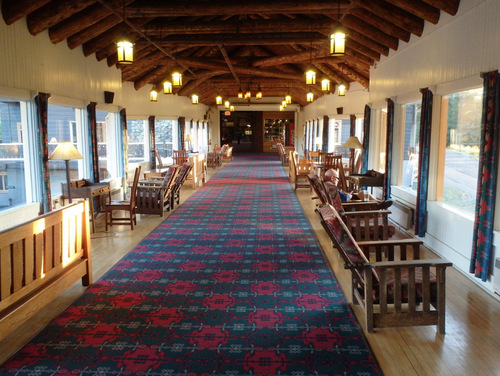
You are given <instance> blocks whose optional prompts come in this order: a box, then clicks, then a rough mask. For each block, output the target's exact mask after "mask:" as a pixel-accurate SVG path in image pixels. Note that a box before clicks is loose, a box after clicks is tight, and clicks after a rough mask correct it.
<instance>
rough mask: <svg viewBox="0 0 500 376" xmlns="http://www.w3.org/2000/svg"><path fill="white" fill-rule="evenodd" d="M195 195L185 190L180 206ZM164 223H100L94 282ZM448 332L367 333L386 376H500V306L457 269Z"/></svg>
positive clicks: (12, 342) (9, 346)
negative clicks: (108, 225) (106, 228)
mask: <svg viewBox="0 0 500 376" xmlns="http://www.w3.org/2000/svg"><path fill="white" fill-rule="evenodd" d="M211 172H212V170H211V169H210V170H209V173H211ZM193 192H194V190H192V189H189V188H187V187H184V188H183V189H182V191H181V202H184V201H185V200H186V199H187V198H188V197H189V196H190V195H191V194H192V193H193ZM297 196H298V197H299V200H300V202H301V204H302V206H303V208H304V213H305V214H306V216H307V217H308V218H309V221H310V222H311V226H312V227H313V229H314V231H315V233H316V236H317V238H318V240H319V242H320V244H321V245H322V247H323V250H324V251H325V254H326V256H327V258H328V260H329V261H330V264H331V265H332V268H333V271H334V273H335V275H336V276H337V279H338V281H339V283H340V284H341V285H342V287H343V289H344V291H345V293H346V296H347V297H348V298H349V297H350V291H349V289H350V280H349V278H350V272H348V271H346V270H344V269H343V268H342V263H341V262H340V259H339V258H338V256H337V254H336V251H335V250H334V249H332V247H331V246H330V241H329V239H328V236H327V235H326V233H325V232H324V230H323V228H322V227H321V225H320V223H319V220H318V218H317V217H316V214H315V213H314V207H315V205H314V201H312V200H311V193H310V191H309V189H304V188H302V189H298V190H297ZM163 219H165V217H164V218H163ZM163 219H162V218H160V217H159V216H153V215H141V216H140V218H139V220H138V226H137V227H135V228H134V230H133V231H131V230H130V229H129V228H127V227H126V226H113V228H112V230H110V231H108V232H105V231H104V224H103V223H102V222H101V221H99V220H98V221H97V230H96V233H95V234H92V237H91V238H92V250H93V270H94V280H97V279H98V278H100V277H101V276H102V275H103V274H104V273H105V272H106V271H107V270H109V269H110V268H111V267H112V266H113V265H114V264H115V263H116V262H117V261H118V260H120V259H121V258H122V257H123V256H124V255H125V254H126V253H127V252H129V251H130V250H131V249H133V248H134V247H135V246H136V245H137V244H138V243H139V242H140V241H141V240H142V239H143V238H144V237H145V236H146V235H147V234H149V233H150V232H151V231H152V230H153V229H154V228H155V227H156V226H158V225H159V224H160V222H161V221H162V220H163ZM83 291H84V289H83V288H82V287H81V286H80V285H78V284H76V285H75V286H73V287H72V288H71V289H69V290H68V291H66V292H65V293H64V294H62V295H61V296H60V297H59V298H58V299H56V300H55V301H54V302H52V303H50V304H49V305H48V306H47V307H46V308H44V309H43V310H42V311H40V312H39V313H37V314H36V315H35V317H34V318H33V319H31V320H28V321H27V322H26V323H25V324H23V325H22V326H21V327H20V328H18V329H17V330H16V331H14V332H13V333H12V334H11V335H9V336H8V337H7V338H6V339H4V340H3V341H1V342H0V364H1V363H3V362H5V361H6V360H7V359H8V358H9V357H10V356H11V355H13V354H14V353H15V352H16V351H17V350H18V349H19V348H20V347H21V346H22V345H23V344H25V343H26V342H27V341H28V340H29V339H30V338H32V337H33V336H34V335H35V334H36V333H37V332H38V331H40V330H41V329H42V328H43V327H44V326H45V325H46V324H47V323H49V322H50V321H51V320H52V319H53V318H54V317H56V316H57V315H58V314H59V313H60V312H61V311H62V310H63V309H64V308H65V307H66V306H67V305H69V304H70V303H71V302H72V301H73V300H74V299H76V298H77V297H78V296H79V295H80V294H81V293H82V292H83ZM354 311H355V313H356V315H357V316H358V319H359V321H360V322H361V324H362V326H364V324H363V316H362V314H361V313H360V311H359V309H358V308H356V307H355V308H354ZM446 332H447V334H446V335H439V334H436V328H435V327H434V326H427V327H410V328H389V329H378V330H376V332H375V333H373V334H368V333H367V334H366V338H367V340H368V341H369V343H370V345H371V347H372V350H373V352H374V354H375V356H376V358H377V360H378V362H379V364H380V366H381V367H382V370H383V371H384V374H385V375H387V376H390V375H397V376H400V375H404V376H424V375H425V376H438V375H447V376H478V375H481V376H490V375H499V376H500V301H499V300H497V299H495V298H494V297H493V296H491V295H490V294H488V293H486V292H485V291H483V290H482V289H481V288H479V287H478V286H477V285H476V284H475V283H473V282H472V281H471V280H469V279H468V278H467V277H465V276H464V275H462V274H461V273H460V272H458V271H457V270H455V269H453V268H451V269H448V272H447V314H446Z"/></svg>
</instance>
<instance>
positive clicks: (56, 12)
mask: <svg viewBox="0 0 500 376" xmlns="http://www.w3.org/2000/svg"><path fill="white" fill-rule="evenodd" d="M95 2H96V0H79V1H67V0H53V1H51V2H50V3H49V4H46V5H44V6H43V7H41V8H40V9H37V10H35V11H34V12H31V13H30V14H28V16H27V17H26V24H27V25H28V30H29V32H30V33H31V34H32V35H37V34H39V33H41V32H42V31H44V30H46V29H48V28H49V27H51V26H54V25H56V24H57V23H59V22H61V21H63V20H64V19H66V18H68V17H71V16H72V15H74V14H76V13H78V12H80V11H81V10H83V9H85V8H87V7H88V6H91V5H92V4H94V3H95Z"/></svg>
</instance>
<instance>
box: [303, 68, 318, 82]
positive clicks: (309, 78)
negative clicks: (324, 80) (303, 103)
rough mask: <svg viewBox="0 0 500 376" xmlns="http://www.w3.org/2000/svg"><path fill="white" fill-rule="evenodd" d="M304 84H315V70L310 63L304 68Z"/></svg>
mask: <svg viewBox="0 0 500 376" xmlns="http://www.w3.org/2000/svg"><path fill="white" fill-rule="evenodd" d="M305 74H306V84H307V85H315V84H316V70H315V69H314V67H313V66H312V65H309V66H308V67H307V69H306V73H305Z"/></svg>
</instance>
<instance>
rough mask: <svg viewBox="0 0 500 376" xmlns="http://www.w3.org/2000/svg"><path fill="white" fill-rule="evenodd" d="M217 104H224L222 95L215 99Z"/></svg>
mask: <svg viewBox="0 0 500 376" xmlns="http://www.w3.org/2000/svg"><path fill="white" fill-rule="evenodd" d="M215 103H216V104H222V97H221V96H220V95H217V96H216V97H215Z"/></svg>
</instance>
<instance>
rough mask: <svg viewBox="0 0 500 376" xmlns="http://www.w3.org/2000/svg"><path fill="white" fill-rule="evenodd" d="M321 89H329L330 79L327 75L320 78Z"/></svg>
mask: <svg viewBox="0 0 500 376" xmlns="http://www.w3.org/2000/svg"><path fill="white" fill-rule="evenodd" d="M321 90H322V91H330V80H329V79H328V78H327V77H324V78H323V79H322V80H321Z"/></svg>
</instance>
